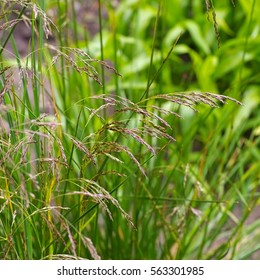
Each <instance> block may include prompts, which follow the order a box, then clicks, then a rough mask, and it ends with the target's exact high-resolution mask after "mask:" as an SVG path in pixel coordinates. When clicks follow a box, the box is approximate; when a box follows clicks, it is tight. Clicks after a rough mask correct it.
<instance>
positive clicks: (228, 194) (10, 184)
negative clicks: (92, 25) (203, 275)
mask: <svg viewBox="0 0 260 280" xmlns="http://www.w3.org/2000/svg"><path fill="white" fill-rule="evenodd" d="M148 2H149V1H144V8H138V7H137V6H135V4H134V2H131V1H122V3H119V4H117V5H118V6H116V7H115V6H113V5H115V4H114V3H112V2H111V3H103V1H96V2H95V3H96V5H97V10H96V11H95V10H94V11H93V12H94V13H95V12H96V13H97V15H98V19H99V20H98V22H97V23H96V24H99V25H102V28H100V32H99V34H97V35H96V37H95V36H94V37H91V35H90V34H89V32H88V30H86V28H85V26H84V25H82V26H81V24H80V22H79V23H78V21H79V18H80V11H79V10H77V7H78V6H77V4H79V3H78V1H67V0H65V1H59V0H57V1H56V4H55V5H54V4H53V3H52V2H51V1H18V0H15V1H2V4H1V20H2V21H3V22H1V30H2V33H1V41H2V44H1V45H2V49H1V50H0V56H1V61H0V65H1V69H0V74H1V92H0V123H1V130H0V155H1V157H0V254H1V255H0V256H1V258H2V259H82V258H91V259H101V258H102V259H223V258H228V259H245V258H254V256H255V255H254V254H255V253H257V249H255V244H257V237H258V236H259V232H258V230H257V220H256V219H253V221H251V222H249V221H250V215H252V213H254V208H255V207H256V206H257V204H258V203H259V174H258V170H259V149H258V146H259V137H257V136H258V135H259V131H258V130H259V116H258V115H257V114H256V113H255V108H257V104H258V107H259V99H256V100H257V101H256V103H254V104H252V103H250V100H249V99H248V97H247V94H248V95H249V96H251V97H252V98H256V97H255V91H257V88H258V87H257V86H256V85H255V83H254V81H255V80H256V78H257V74H256V73H255V72H253V70H254V69H255V68H253V70H252V72H251V74H250V76H251V78H252V80H251V81H250V82H247V78H248V76H246V75H248V74H247V71H249V70H248V68H247V67H246V65H244V64H241V66H240V67H241V68H240V70H239V71H242V70H241V69H244V68H245V74H244V75H245V76H243V75H240V80H238V78H237V77H238V70H237V69H235V68H232V67H231V66H232V65H231V64H230V61H226V59H228V58H229V57H228V55H226V54H225V51H227V52H228V51H229V46H228V44H229V41H228V40H227V43H226V41H224V42H223V43H222V46H221V48H223V49H221V48H220V49H219V50H217V49H214V48H215V45H214V44H215V43H216V42H215V41H217V45H220V30H219V29H220V28H223V25H221V24H218V22H217V18H216V15H217V12H218V10H217V8H215V7H214V3H213V1H205V4H206V10H205V11H206V12H207V13H208V18H209V19H210V16H209V14H210V12H211V11H212V20H213V25H212V24H211V22H208V23H207V15H205V14H202V18H203V21H205V22H204V23H205V28H208V29H207V30H205V32H207V36H208V38H211V37H212V34H214V33H215V36H216V38H217V39H216V40H212V39H209V44H210V42H211V43H212V45H209V46H207V45H203V44H204V43H206V42H207V41H206V40H205V38H203V36H202V35H201V31H200V30H199V29H198V25H197V21H198V22H199V21H200V22H201V18H199V17H198V18H196V17H194V18H193V19H192V20H191V19H189V20H187V22H185V19H186V15H185V11H189V10H192V9H199V7H201V6H202V5H201V4H200V6H198V5H197V6H196V5H195V4H194V6H191V7H188V6H185V5H184V6H183V7H178V6H176V7H178V9H179V12H180V13H179V15H182V13H183V15H182V16H183V18H180V19H179V20H180V22H182V21H183V22H182V24H181V25H179V23H178V22H177V23H175V25H176V26H177V27H176V28H177V29H174V28H175V27H173V30H170V31H169V33H167V32H166V31H167V30H168V27H169V26H172V25H171V24H172V20H173V19H172V18H170V17H169V14H168V12H169V11H170V10H169V9H168V8H169V7H168V6H167V5H168V4H167V3H166V2H165V1H159V5H158V6H157V5H153V4H155V3H153V4H150V3H148ZM174 2H178V1H174ZM196 2H197V1H196ZM222 2H223V1H221V3H222ZM231 2H232V1H231ZM232 3H233V2H232ZM175 4H176V3H175ZM233 4H234V3H233ZM80 5H84V4H83V3H80ZM216 6H217V3H216ZM95 8H96V6H95V4H93V6H92V9H95ZM126 9H127V11H128V12H127V13H124V12H123V11H126ZM48 13H50V15H49V16H48V15H47V14H48ZM78 13H79V14H78ZM140 13H141V14H140ZM142 13H143V14H142ZM240 13H241V14H243V15H244V14H245V16H249V15H247V14H246V12H245V11H243V9H242V8H240ZM13 14H14V15H15V19H12V17H11V15H13ZM143 15H146V17H144V18H143V19H144V20H143V21H142V20H141V21H140V19H142V16H143ZM149 17H150V19H151V20H150V21H149ZM248 18H249V19H250V20H251V21H253V20H254V17H253V16H252V14H251V17H250V16H249V17H248ZM223 20H225V19H222V22H221V23H223ZM82 21H83V22H84V19H83V20H82ZM20 22H25V23H26V26H27V27H28V28H29V29H30V30H31V36H30V39H29V40H28V53H27V55H26V56H21V54H20V53H19V50H18V47H19V46H18V45H17V43H16V37H15V36H14V31H15V28H18V23H20ZM251 23H252V22H249V26H251ZM207 24H208V25H207ZM129 26H130V27H129ZM185 28H186V29H187V30H188V32H193V31H194V32H195V33H194V34H193V35H191V37H192V36H195V37H193V41H192V42H191V41H190V36H187V30H186V29H185ZM212 29H213V30H212ZM224 30H225V29H224ZM196 32H197V33H196ZM234 32H235V31H234ZM248 32H250V28H248ZM162 34H166V35H165V38H166V39H167V38H168V39H169V38H170V39H171V44H170V45H169V44H168V43H167V42H168V41H167V40H166V41H165V40H164V39H165V38H162V37H161V36H163V35H162ZM196 35H197V37H196ZM240 36H241V38H242V39H243V38H244V37H242V35H240ZM244 36H245V37H246V36H248V34H245V35H244ZM200 40H203V41H200ZM204 40H205V41H204ZM233 43H234V42H233ZM230 44H232V42H230ZM247 44H249V45H248V48H249V51H252V48H251V45H250V44H254V42H250V41H247ZM8 45H9V47H8ZM11 46H12V51H10V48H11ZM241 49H242V50H243V51H244V52H246V51H247V49H246V48H244V49H243V46H242V45H240V49H239V51H241ZM222 52H223V53H222ZM252 52H253V51H252ZM251 55H256V54H255V53H252V54H251ZM246 59H248V58H247V57H246V54H245V55H244V56H243V63H245V62H246ZM222 61H223V65H221V63H222ZM206 63H207V64H206ZM230 65H231V66H230ZM176 67H178V69H173V68H176ZM225 67H231V68H230V71H229V72H225V71H226V68H225ZM212 69H213V70H215V73H213V72H212V71H211V70H212ZM189 71H190V72H189ZM240 74H241V72H240ZM242 74H243V73H242ZM189 75H190V76H189ZM176 77H178V79H179V80H178V79H177V78H176ZM242 79H243V80H242ZM188 82H189V83H188ZM187 83H188V84H187ZM238 85H240V86H241V88H242V87H243V88H244V92H245V93H244V94H242V93H240V92H239V90H240V89H239V86H238ZM212 89H218V90H216V91H214V90H212ZM218 92H221V93H218ZM234 97H236V99H235V98H234ZM237 99H238V100H241V101H242V102H243V104H244V105H245V106H240V105H242V103H241V102H240V101H238V100H237ZM257 102H258V103H257ZM226 103H228V104H226ZM249 239H250V240H251V242H250V244H248V246H246V244H247V243H246V241H247V240H249Z"/></svg>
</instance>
